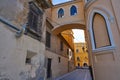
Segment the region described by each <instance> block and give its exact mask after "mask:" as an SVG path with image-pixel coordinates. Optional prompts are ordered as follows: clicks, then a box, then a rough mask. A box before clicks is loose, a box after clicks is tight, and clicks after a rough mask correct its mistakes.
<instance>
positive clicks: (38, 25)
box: [27, 2, 43, 40]
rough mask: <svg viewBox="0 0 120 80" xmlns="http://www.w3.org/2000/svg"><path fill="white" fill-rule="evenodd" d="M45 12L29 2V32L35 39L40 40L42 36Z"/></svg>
mask: <svg viewBox="0 0 120 80" xmlns="http://www.w3.org/2000/svg"><path fill="white" fill-rule="evenodd" d="M42 21H43V12H42V11H41V10H40V9H39V8H38V7H37V6H36V5H35V4H34V3H33V2H29V14H28V27H27V32H28V33H29V35H30V36H31V37H33V38H36V39H39V40H40V38H41V36H42Z"/></svg>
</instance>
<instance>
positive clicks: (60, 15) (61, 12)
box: [58, 8, 64, 18]
mask: <svg viewBox="0 0 120 80" xmlns="http://www.w3.org/2000/svg"><path fill="white" fill-rule="evenodd" d="M63 16H64V10H63V9H62V8H60V9H59V11H58V18H62V17H63Z"/></svg>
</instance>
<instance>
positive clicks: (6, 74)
mask: <svg viewBox="0 0 120 80" xmlns="http://www.w3.org/2000/svg"><path fill="white" fill-rule="evenodd" d="M29 1H30V0H1V1H0V19H1V17H2V18H3V19H4V20H6V21H7V22H9V23H10V24H12V25H15V26H16V27H17V28H18V29H21V27H22V26H23V25H24V24H26V23H27V21H28V18H27V17H28V11H29V6H28V2H29ZM43 17H44V19H43V25H42V31H43V34H42V39H41V41H38V40H36V39H34V38H32V37H30V36H28V35H24V34H23V35H22V36H21V37H16V36H15V35H16V32H17V31H16V30H14V29H12V28H11V27H10V25H7V24H5V23H3V22H1V21H0V37H1V38H0V80H32V79H33V80H36V79H40V80H41V79H42V80H43V79H44V76H45V68H44V60H45V59H44V57H45V56H44V53H45V44H44V41H45V18H46V17H45V15H43ZM27 58H30V63H27V62H26V60H27Z"/></svg>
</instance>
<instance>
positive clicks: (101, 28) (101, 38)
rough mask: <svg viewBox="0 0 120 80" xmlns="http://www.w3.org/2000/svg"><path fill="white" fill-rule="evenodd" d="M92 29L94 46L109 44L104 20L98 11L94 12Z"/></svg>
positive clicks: (99, 46)
mask: <svg viewBox="0 0 120 80" xmlns="http://www.w3.org/2000/svg"><path fill="white" fill-rule="evenodd" d="M92 30H93V36H94V43H95V48H101V47H106V46H111V41H110V37H109V33H108V28H107V24H106V20H105V18H104V17H103V16H102V15H101V14H99V13H95V14H94V16H93V22H92Z"/></svg>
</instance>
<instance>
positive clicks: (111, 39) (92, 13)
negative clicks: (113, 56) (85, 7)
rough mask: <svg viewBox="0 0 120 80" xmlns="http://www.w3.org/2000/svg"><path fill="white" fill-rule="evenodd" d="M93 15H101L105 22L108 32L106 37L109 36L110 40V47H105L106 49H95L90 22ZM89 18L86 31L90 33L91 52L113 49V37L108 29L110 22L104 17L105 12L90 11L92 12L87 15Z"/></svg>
mask: <svg viewBox="0 0 120 80" xmlns="http://www.w3.org/2000/svg"><path fill="white" fill-rule="evenodd" d="M95 13H98V14H101V15H102V16H103V17H104V19H105V21H106V25H107V30H108V35H109V38H110V42H111V46H106V47H101V48H97V49H96V48H95V43H94V42H95V41H94V36H93V30H92V21H93V17H94V14H95ZM88 16H89V20H88V21H89V22H88V24H87V26H89V27H88V29H89V33H90V38H91V43H92V52H99V51H103V50H111V49H114V48H115V44H114V40H113V36H112V31H111V29H110V22H109V18H108V16H107V15H106V13H105V12H103V11H102V10H96V9H94V10H92V12H91V13H90V14H89V15H88Z"/></svg>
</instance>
